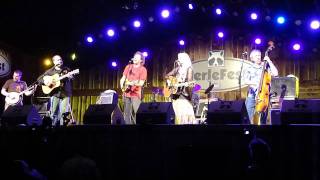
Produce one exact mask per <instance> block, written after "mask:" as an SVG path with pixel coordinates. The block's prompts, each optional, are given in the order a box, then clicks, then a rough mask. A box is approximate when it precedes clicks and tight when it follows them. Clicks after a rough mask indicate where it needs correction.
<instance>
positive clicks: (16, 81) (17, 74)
mask: <svg viewBox="0 0 320 180" xmlns="http://www.w3.org/2000/svg"><path fill="white" fill-rule="evenodd" d="M21 77H22V71H20V70H15V71H14V72H13V76H12V79H9V80H7V81H6V82H5V84H4V85H3V86H2V89H1V94H2V95H4V96H6V97H8V98H9V99H12V98H17V97H15V94H13V93H11V92H16V93H20V92H22V91H25V92H24V93H23V94H25V95H26V96H30V95H31V94H32V93H33V92H34V90H35V89H31V90H27V83H26V82H25V81H21ZM22 97H23V96H22V95H21V98H22ZM14 105H19V106H22V105H23V102H22V99H21V100H20V101H18V102H17V104H10V103H9V102H7V101H6V102H5V106H4V110H6V109H7V108H8V107H9V106H14Z"/></svg>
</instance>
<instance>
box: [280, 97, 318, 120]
mask: <svg viewBox="0 0 320 180" xmlns="http://www.w3.org/2000/svg"><path fill="white" fill-rule="evenodd" d="M280 119H281V123H282V124H319V123H320V99H296V100H284V101H283V102H282V107H281V111H280Z"/></svg>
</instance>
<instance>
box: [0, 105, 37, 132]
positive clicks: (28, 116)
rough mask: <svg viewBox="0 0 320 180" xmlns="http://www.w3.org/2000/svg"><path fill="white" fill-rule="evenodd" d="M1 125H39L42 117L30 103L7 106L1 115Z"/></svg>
mask: <svg viewBox="0 0 320 180" xmlns="http://www.w3.org/2000/svg"><path fill="white" fill-rule="evenodd" d="M1 125H2V126H8V127H9V126H41V125H42V118H41V117H40V115H39V113H38V111H37V109H36V108H35V107H34V106H32V105H24V106H9V107H8V108H7V109H6V110H5V111H4V112H3V114H2V116H1Z"/></svg>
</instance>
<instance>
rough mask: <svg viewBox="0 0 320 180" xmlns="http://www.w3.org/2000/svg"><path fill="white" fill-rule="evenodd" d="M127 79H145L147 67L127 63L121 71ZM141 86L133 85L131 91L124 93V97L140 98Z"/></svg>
mask: <svg viewBox="0 0 320 180" xmlns="http://www.w3.org/2000/svg"><path fill="white" fill-rule="evenodd" d="M123 75H124V76H126V77H127V78H126V79H127V80H128V81H137V80H142V81H145V80H146V79H147V69H146V68H145V67H144V66H142V65H141V66H139V67H134V65H133V64H130V65H127V66H126V68H125V69H124V71H123ZM141 89H142V88H141V86H133V87H132V88H131V91H129V92H127V93H124V96H125V97H138V98H139V99H141Z"/></svg>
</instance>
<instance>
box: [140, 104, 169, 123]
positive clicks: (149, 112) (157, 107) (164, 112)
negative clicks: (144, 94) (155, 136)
mask: <svg viewBox="0 0 320 180" xmlns="http://www.w3.org/2000/svg"><path fill="white" fill-rule="evenodd" d="M136 120H137V124H173V121H174V111H173V107H172V103H171V102H150V103H141V104H140V106H139V109H138V112H137V119H136Z"/></svg>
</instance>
